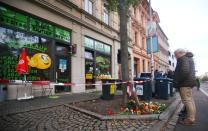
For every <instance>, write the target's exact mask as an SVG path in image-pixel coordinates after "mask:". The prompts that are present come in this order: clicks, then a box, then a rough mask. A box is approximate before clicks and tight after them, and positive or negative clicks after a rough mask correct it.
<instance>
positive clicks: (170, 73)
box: [167, 70, 174, 79]
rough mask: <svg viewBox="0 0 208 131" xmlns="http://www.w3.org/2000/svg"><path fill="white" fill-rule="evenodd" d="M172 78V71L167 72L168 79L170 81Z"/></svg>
mask: <svg viewBox="0 0 208 131" xmlns="http://www.w3.org/2000/svg"><path fill="white" fill-rule="evenodd" d="M173 76H174V73H173V71H172V70H168V74H167V77H168V78H170V79H173Z"/></svg>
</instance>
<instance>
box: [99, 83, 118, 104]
mask: <svg viewBox="0 0 208 131" xmlns="http://www.w3.org/2000/svg"><path fill="white" fill-rule="evenodd" d="M115 82H116V79H102V84H103V85H102V96H101V98H102V99H103V100H112V99H113V98H114V95H115V91H116V84H115Z"/></svg>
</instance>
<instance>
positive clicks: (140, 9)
mask: <svg viewBox="0 0 208 131" xmlns="http://www.w3.org/2000/svg"><path fill="white" fill-rule="evenodd" d="M147 18H148V2H147V1H146V0H144V1H141V4H139V5H138V6H137V7H134V8H132V9H131V38H132V42H133V57H134V68H133V69H134V77H136V76H138V75H139V74H140V73H141V72H150V57H149V55H148V54H147V45H146V32H145V27H146V21H147Z"/></svg>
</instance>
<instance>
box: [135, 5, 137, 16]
mask: <svg viewBox="0 0 208 131" xmlns="http://www.w3.org/2000/svg"><path fill="white" fill-rule="evenodd" d="M136 15H137V8H136V7H134V16H136Z"/></svg>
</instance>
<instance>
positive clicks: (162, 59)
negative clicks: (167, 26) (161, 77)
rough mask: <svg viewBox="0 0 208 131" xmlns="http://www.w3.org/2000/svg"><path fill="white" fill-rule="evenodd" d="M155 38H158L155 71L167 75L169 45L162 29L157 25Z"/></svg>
mask: <svg viewBox="0 0 208 131" xmlns="http://www.w3.org/2000/svg"><path fill="white" fill-rule="evenodd" d="M157 36H158V46H159V52H158V53H157V56H158V58H159V59H158V61H157V66H156V69H157V70H158V71H162V72H163V73H165V72H166V73H167V71H168V69H169V63H168V58H169V54H168V50H169V44H168V38H167V36H166V35H165V33H164V32H163V30H162V28H161V27H160V25H159V24H157Z"/></svg>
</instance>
